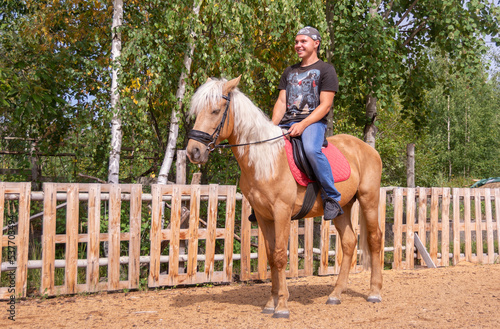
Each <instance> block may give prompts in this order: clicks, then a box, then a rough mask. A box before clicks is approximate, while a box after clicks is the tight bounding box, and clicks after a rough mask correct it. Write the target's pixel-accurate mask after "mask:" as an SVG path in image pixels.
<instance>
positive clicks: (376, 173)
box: [187, 76, 382, 318]
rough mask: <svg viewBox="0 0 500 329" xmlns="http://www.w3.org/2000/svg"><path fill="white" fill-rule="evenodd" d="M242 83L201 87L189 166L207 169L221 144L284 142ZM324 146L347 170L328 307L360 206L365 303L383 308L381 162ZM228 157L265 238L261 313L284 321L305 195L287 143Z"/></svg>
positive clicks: (357, 147)
mask: <svg viewBox="0 0 500 329" xmlns="http://www.w3.org/2000/svg"><path fill="white" fill-rule="evenodd" d="M240 78H241V76H240V77H238V78H236V79H233V80H231V81H226V80H217V79H209V80H208V81H207V82H206V83H205V84H203V85H202V86H200V88H198V90H197V91H196V93H195V94H194V95H193V98H192V101H191V113H192V114H193V115H196V122H195V124H194V127H193V130H192V131H191V132H190V133H189V138H190V140H189V143H188V146H187V154H188V157H189V159H190V160H191V162H193V163H205V162H207V160H208V156H209V153H210V152H211V151H212V150H213V149H214V147H215V146H216V145H218V144H219V143H220V142H221V141H223V140H225V139H227V140H228V142H229V143H230V144H248V143H252V142H256V141H262V140H268V139H273V137H276V136H281V135H282V131H281V129H280V128H279V127H277V126H275V125H274V124H273V123H272V122H271V121H270V120H269V118H268V117H267V116H266V115H264V113H263V112H262V111H261V110H260V109H259V108H257V107H256V106H255V105H254V104H253V103H252V102H251V101H250V100H249V99H248V97H246V96H245V95H244V94H243V93H242V92H240V91H239V90H238V89H237V88H236V87H237V85H238V83H239V81H240ZM328 141H329V142H330V143H332V144H334V145H335V146H337V148H338V149H339V150H340V151H341V152H342V153H343V154H344V155H345V157H346V158H347V160H348V161H349V163H350V165H351V176H350V178H349V179H348V180H346V181H344V182H340V183H336V184H335V185H336V187H337V189H338V190H339V192H340V193H341V194H342V199H341V201H340V205H341V206H342V208H343V210H344V214H343V215H341V216H339V217H337V218H335V219H334V223H335V227H336V228H337V231H338V232H339V233H340V238H341V243H342V251H343V253H344V258H343V259H342V263H341V267H340V274H339V276H338V279H337V283H336V284H335V288H334V289H333V292H332V293H331V295H330V296H329V298H328V300H327V304H340V295H341V293H342V292H343V291H344V290H345V289H346V287H347V279H348V275H349V269H350V266H351V260H352V256H353V253H354V252H356V240H357V235H356V234H355V233H354V231H353V227H352V224H351V220H350V212H351V207H352V205H353V203H354V201H355V200H356V199H357V200H358V201H359V204H360V206H361V215H362V216H361V220H360V225H361V232H360V240H361V241H360V245H361V248H362V250H363V253H362V257H363V262H364V265H365V267H369V266H371V269H372V272H371V280H370V293H369V295H368V298H367V300H368V301H369V302H380V301H381V297H380V291H381V289H382V268H381V261H380V256H381V254H380V251H381V248H382V245H381V241H382V239H381V238H382V233H381V231H380V228H379V223H378V204H379V191H380V179H381V172H382V162H381V160H380V156H379V154H378V153H377V151H375V150H374V149H373V148H372V147H370V146H369V145H368V144H366V143H364V142H363V141H361V140H359V139H357V138H355V137H352V136H349V135H337V136H334V137H329V138H328ZM232 151H233V153H234V155H235V157H236V159H237V161H238V163H239V165H240V168H241V179H240V188H241V191H242V192H243V194H244V195H245V197H246V198H247V199H248V201H249V202H250V205H251V206H252V208H253V209H254V211H255V215H256V217H257V222H258V224H259V226H260V228H261V229H262V233H263V235H264V238H265V245H266V251H267V258H268V261H269V266H270V267H271V280H272V288H271V296H270V298H269V300H268V301H267V303H266V305H265V306H264V309H263V313H273V317H278V318H288V317H289V315H290V311H289V309H288V305H287V301H288V296H289V294H288V288H287V285H286V274H285V268H286V265H287V245H288V238H289V235H290V222H291V217H292V215H294V214H296V213H297V212H298V211H299V210H300V208H301V205H302V200H303V199H304V194H305V190H306V188H305V187H303V186H300V185H298V184H297V183H296V182H295V180H294V178H293V176H292V173H291V171H290V169H289V166H288V162H287V157H286V154H285V148H284V139H283V138H278V139H273V140H272V141H269V142H265V143H260V144H253V145H244V146H233V147H232ZM322 214H323V205H322V201H321V197H320V196H318V197H317V200H316V203H315V205H314V207H313V208H312V210H311V211H310V212H309V213H308V214H307V216H306V217H315V216H321V215H322Z"/></svg>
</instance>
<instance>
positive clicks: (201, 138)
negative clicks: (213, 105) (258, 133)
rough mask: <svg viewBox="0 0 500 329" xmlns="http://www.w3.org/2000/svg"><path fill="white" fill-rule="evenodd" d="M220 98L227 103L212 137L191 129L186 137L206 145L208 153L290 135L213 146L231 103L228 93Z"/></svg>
mask: <svg viewBox="0 0 500 329" xmlns="http://www.w3.org/2000/svg"><path fill="white" fill-rule="evenodd" d="M222 98H224V99H225V100H226V101H227V103H226V109H225V110H224V114H223V115H222V119H221V122H220V123H219V125H218V126H217V128H215V131H214V133H213V134H212V135H210V134H208V133H206V132H204V131H201V130H195V129H192V130H191V131H190V132H189V133H188V135H187V137H188V139H192V140H195V141H197V142H200V143H202V144H204V145H206V146H207V148H208V151H209V152H212V151H214V150H215V149H216V148H230V147H238V146H246V145H253V144H261V143H265V142H269V141H272V140H275V139H278V138H282V137H284V136H286V135H288V134H290V133H288V132H287V133H285V134H283V135H281V136H276V137H273V138H269V139H266V140H262V141H257V142H249V143H243V144H218V145H215V142H216V141H217V139H218V138H219V135H220V132H221V130H222V128H223V127H224V125H225V123H226V119H227V113H228V111H229V102H230V101H231V94H230V93H229V94H227V96H226V95H222Z"/></svg>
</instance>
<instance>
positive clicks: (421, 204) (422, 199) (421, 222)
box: [418, 187, 427, 259]
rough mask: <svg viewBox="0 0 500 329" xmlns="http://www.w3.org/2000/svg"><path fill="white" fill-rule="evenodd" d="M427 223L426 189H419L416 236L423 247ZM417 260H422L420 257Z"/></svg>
mask: <svg viewBox="0 0 500 329" xmlns="http://www.w3.org/2000/svg"><path fill="white" fill-rule="evenodd" d="M426 223H427V192H426V189H425V188H423V187H421V188H419V189H418V236H419V238H420V240H421V241H422V243H423V244H424V246H425V241H426V240H427V239H426V233H425V224H426ZM418 255H419V259H422V255H420V253H419V254H418Z"/></svg>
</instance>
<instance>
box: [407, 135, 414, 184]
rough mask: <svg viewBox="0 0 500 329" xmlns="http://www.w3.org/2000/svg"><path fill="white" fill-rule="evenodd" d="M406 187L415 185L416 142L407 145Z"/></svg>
mask: <svg viewBox="0 0 500 329" xmlns="http://www.w3.org/2000/svg"><path fill="white" fill-rule="evenodd" d="M406 157H407V160H406V187H409V188H414V187H415V144H414V143H409V144H408V145H406Z"/></svg>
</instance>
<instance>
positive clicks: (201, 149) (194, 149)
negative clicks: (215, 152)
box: [186, 140, 209, 164]
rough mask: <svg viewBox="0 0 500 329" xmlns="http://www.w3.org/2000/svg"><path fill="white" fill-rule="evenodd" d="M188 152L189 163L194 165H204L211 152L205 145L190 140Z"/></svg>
mask: <svg viewBox="0 0 500 329" xmlns="http://www.w3.org/2000/svg"><path fill="white" fill-rule="evenodd" d="M186 151H187V156H188V158H189V161H191V162H192V163H195V164H204V163H206V162H207V161H208V154H209V150H208V148H207V147H206V146H205V145H204V144H201V143H199V142H196V141H192V140H190V141H189V143H188V145H187V148H186Z"/></svg>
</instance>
